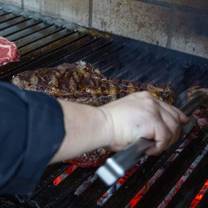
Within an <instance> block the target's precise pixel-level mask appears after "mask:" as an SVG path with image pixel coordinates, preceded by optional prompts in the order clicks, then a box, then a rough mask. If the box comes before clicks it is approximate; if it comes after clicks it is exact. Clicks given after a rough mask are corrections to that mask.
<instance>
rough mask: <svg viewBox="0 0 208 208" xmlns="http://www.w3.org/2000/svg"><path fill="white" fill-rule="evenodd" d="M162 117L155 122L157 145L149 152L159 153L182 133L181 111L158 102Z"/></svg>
mask: <svg viewBox="0 0 208 208" xmlns="http://www.w3.org/2000/svg"><path fill="white" fill-rule="evenodd" d="M158 105H160V106H159V108H160V117H161V118H158V121H157V122H155V123H157V125H156V126H155V135H154V138H155V141H156V146H155V147H154V148H151V149H150V150H148V152H147V153H148V154H154V155H155V154H159V153H161V152H162V151H164V150H166V149H168V148H169V147H170V146H171V145H172V144H174V143H175V142H176V141H177V139H178V138H179V136H180V133H181V117H180V114H181V112H180V111H179V110H178V109H175V108H172V107H171V106H169V105H167V104H165V103H162V102H161V103H158Z"/></svg>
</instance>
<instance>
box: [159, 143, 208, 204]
mask: <svg viewBox="0 0 208 208" xmlns="http://www.w3.org/2000/svg"><path fill="white" fill-rule="evenodd" d="M207 154H208V145H206V146H205V147H204V149H203V151H202V152H201V154H199V155H198V156H197V157H196V159H195V160H194V161H193V162H192V163H191V165H190V166H189V168H188V169H187V170H186V172H185V173H184V175H182V176H181V178H180V179H179V180H178V181H177V183H176V184H175V186H174V187H173V188H172V189H171V190H170V192H169V193H168V194H167V195H166V197H165V198H164V200H163V201H162V202H161V203H160V204H159V205H158V208H166V207H167V206H168V205H169V203H170V202H171V201H172V199H173V198H174V196H175V195H176V193H177V192H178V190H179V189H180V188H181V187H182V186H183V184H184V183H185V182H186V181H187V180H188V178H189V177H190V176H191V174H192V173H193V171H194V170H195V169H196V168H197V166H198V165H199V163H200V162H201V161H202V159H203V158H204V157H205V156H206V155H207Z"/></svg>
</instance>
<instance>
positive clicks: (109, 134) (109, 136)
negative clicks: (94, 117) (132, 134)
mask: <svg viewBox="0 0 208 208" xmlns="http://www.w3.org/2000/svg"><path fill="white" fill-rule="evenodd" d="M98 109H99V111H100V113H101V114H102V117H103V129H104V134H105V135H106V139H105V146H106V147H109V148H112V147H113V138H114V133H113V132H114V125H113V119H112V116H111V113H110V112H109V111H108V110H107V109H106V108H104V107H99V108H98Z"/></svg>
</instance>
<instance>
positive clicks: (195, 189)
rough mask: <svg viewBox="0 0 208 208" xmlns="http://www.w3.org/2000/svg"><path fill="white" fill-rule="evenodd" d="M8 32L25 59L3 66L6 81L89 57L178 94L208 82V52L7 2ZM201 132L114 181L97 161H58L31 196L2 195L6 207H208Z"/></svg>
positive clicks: (1, 22) (0, 16) (0, 74)
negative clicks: (78, 25)
mask: <svg viewBox="0 0 208 208" xmlns="http://www.w3.org/2000/svg"><path fill="white" fill-rule="evenodd" d="M0 36H5V37H6V38H8V39H9V40H11V41H14V42H15V43H16V44H17V46H18V48H19V50H20V53H21V61H20V62H19V63H12V64H9V65H6V66H3V67H1V70H0V78H1V80H4V81H8V80H9V79H10V78H11V76H12V75H14V74H16V73H18V72H21V71H24V70H28V69H30V70H32V69H35V68H39V67H43V66H47V67H49V66H55V65H58V64H61V63H64V62H76V61H79V60H82V61H86V62H88V63H91V64H92V65H93V66H95V67H98V68H99V69H100V70H101V71H102V72H103V73H104V74H105V75H106V76H108V77H111V78H118V79H127V80H131V81H136V82H149V83H153V84H169V85H170V86H171V87H172V88H173V89H174V90H175V91H176V92H177V94H180V93H182V92H184V91H185V90H186V89H187V88H189V87H190V86H192V85H200V86H204V87H206V86H207V85H208V82H207V80H208V60H206V59H203V58H199V57H195V56H191V55H187V54H183V53H180V52H176V51H172V50H168V49H165V48H161V47H158V46H153V45H150V44H146V43H143V42H140V41H135V40H131V39H127V38H123V37H119V36H114V35H111V36H109V35H103V34H102V33H97V32H92V31H90V30H75V29H74V28H73V29H70V28H65V27H61V26H57V25H55V24H49V23H47V22H44V21H42V20H35V19H33V18H31V17H26V16H21V15H17V14H13V13H11V11H7V10H5V9H0ZM199 137H200V139H193V140H188V139H185V140H182V141H180V142H179V143H178V144H176V146H175V147H173V148H172V149H170V150H169V151H168V152H166V153H164V154H163V155H161V156H160V157H153V158H148V159H146V160H144V161H141V162H140V163H139V164H137V165H136V166H135V167H133V168H132V169H131V170H130V171H129V172H128V174H127V175H126V176H125V177H124V178H121V179H120V180H118V182H117V183H116V184H115V185H113V186H112V187H110V188H108V187H106V186H105V185H104V184H103V183H102V182H101V181H100V180H99V179H98V178H97V177H96V176H95V175H94V173H95V170H96V169H81V168H77V167H75V166H72V165H69V164H65V163H60V164H56V165H53V166H51V167H49V168H48V169H47V170H46V171H45V173H44V175H43V177H42V179H41V181H40V183H39V185H38V186H37V188H36V189H35V191H34V192H33V194H32V196H31V197H30V199H25V198H23V197H20V196H1V197H0V204H1V207H21V208H24V207H36V208H42V207H44V208H55V207H59V208H78V207H85V208H93V207H106V208H121V207H125V208H134V207H159V208H163V207H190V208H194V207H207V205H206V201H207V199H208V191H207V190H208V169H207V165H208V160H207V156H208V146H207V145H208V143H207V141H208V140H207V137H208V136H207V134H206V131H204V132H203V131H202V132H201V135H200V136H199Z"/></svg>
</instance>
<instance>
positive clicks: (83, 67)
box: [12, 62, 174, 167]
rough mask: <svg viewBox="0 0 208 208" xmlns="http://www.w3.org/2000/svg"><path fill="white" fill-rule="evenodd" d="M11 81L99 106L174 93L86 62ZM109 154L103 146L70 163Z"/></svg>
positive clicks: (84, 163) (92, 161)
mask: <svg viewBox="0 0 208 208" xmlns="http://www.w3.org/2000/svg"><path fill="white" fill-rule="evenodd" d="M12 82H13V84H15V85H17V86H18V87H20V88H22V89H26V90H33V91H40V92H45V93H47V94H49V95H51V96H54V97H56V98H61V99H65V100H68V101H72V102H78V103H83V104H88V105H93V106H100V105H103V104H106V103H108V102H111V101H113V100H116V99H118V98H121V97H124V96H126V95H128V94H131V93H133V92H137V91H143V90H148V91H149V92H150V93H151V94H152V95H153V96H155V97H156V98H158V99H160V100H163V101H165V102H167V103H170V104H173V102H174V94H173V92H172V91H171V90H170V89H169V88H168V87H165V88H159V87H155V86H152V85H148V84H141V85H139V84H135V83H131V82H129V81H123V80H110V79H107V78H106V77H105V76H104V75H103V74H101V73H100V71H99V70H97V69H94V68H93V67H92V66H91V65H88V64H85V63H83V62H80V63H77V64H62V65H60V66H57V67H54V68H43V69H38V70H35V71H26V72H23V73H20V74H18V75H16V76H14V77H13V79H12ZM110 153H111V152H110V151H109V150H107V149H104V148H100V149H97V150H95V151H93V152H90V153H86V154H83V155H81V156H80V157H79V158H76V159H74V160H70V162H71V163H73V164H76V165H78V166H80V167H92V166H93V167H95V166H98V165H99V164H100V163H102V162H103V161H104V160H105V159H106V157H108V156H109V154H110Z"/></svg>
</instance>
